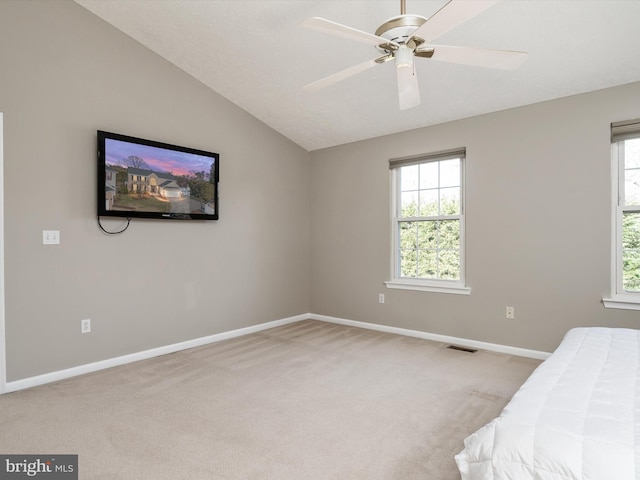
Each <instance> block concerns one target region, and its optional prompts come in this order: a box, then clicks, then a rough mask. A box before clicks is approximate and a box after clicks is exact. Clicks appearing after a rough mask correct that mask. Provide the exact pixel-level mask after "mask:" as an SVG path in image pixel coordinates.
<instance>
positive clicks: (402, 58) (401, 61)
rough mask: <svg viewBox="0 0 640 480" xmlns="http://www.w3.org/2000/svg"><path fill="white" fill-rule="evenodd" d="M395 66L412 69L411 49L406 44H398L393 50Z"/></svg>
mask: <svg viewBox="0 0 640 480" xmlns="http://www.w3.org/2000/svg"><path fill="white" fill-rule="evenodd" d="M395 59H396V68H398V69H401V68H411V69H413V50H411V49H410V48H409V47H407V46H406V45H400V47H399V48H398V49H397V50H396V51H395Z"/></svg>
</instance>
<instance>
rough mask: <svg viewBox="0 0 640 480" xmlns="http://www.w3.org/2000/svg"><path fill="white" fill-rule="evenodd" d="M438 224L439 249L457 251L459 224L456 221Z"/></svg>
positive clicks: (444, 221) (458, 245) (445, 221)
mask: <svg viewBox="0 0 640 480" xmlns="http://www.w3.org/2000/svg"><path fill="white" fill-rule="evenodd" d="M439 223H440V228H439V230H440V232H439V233H440V235H439V237H438V238H439V242H438V243H439V248H440V249H448V250H458V249H459V248H460V222H459V221H458V220H443V221H441V222H439Z"/></svg>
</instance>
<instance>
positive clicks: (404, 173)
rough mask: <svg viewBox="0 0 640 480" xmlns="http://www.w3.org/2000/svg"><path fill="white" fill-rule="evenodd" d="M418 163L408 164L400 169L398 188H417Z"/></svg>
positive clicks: (405, 189) (403, 189)
mask: <svg viewBox="0 0 640 480" xmlns="http://www.w3.org/2000/svg"><path fill="white" fill-rule="evenodd" d="M419 173H420V165H410V166H408V167H402V168H401V169H400V190H402V191H403V192H406V191H407V190H418V185H419V183H418V180H419V178H420V177H419Z"/></svg>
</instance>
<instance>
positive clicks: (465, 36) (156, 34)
mask: <svg viewBox="0 0 640 480" xmlns="http://www.w3.org/2000/svg"><path fill="white" fill-rule="evenodd" d="M75 1H76V2H77V3H78V4H80V5H82V6H83V7H85V8H87V9H88V10H90V11H91V12H92V13H94V14H95V15H97V16H99V17H101V18H102V19H104V20H105V21H106V22H108V23H110V24H111V25H113V26H114V27H116V28H118V29H119V30H121V31H123V32H124V33H126V34H127V35H129V36H131V37H132V38H134V39H135V40H137V41H138V42H140V43H141V44H143V45H145V46H146V47H148V48H149V49H150V50H152V51H154V52H156V53H157V54H158V55H160V56H161V57H164V58H165V59H167V60H168V61H169V62H171V63H173V64H175V65H176V66H178V67H179V68H181V69H182V70H184V71H185V72H187V73H189V74H190V75H192V76H193V77H195V78H196V79H198V80H199V81H201V82H202V83H204V84H205V85H207V86H209V87H210V88H211V89H212V90H214V91H215V92H217V93H218V94H220V95H222V96H223V97H225V98H227V99H228V100H229V101H231V102H233V103H234V104H236V105H237V106H238V107H240V108H242V109H244V110H246V111H247V112H249V113H250V114H252V115H253V116H255V117H257V118H258V119H260V120H261V121H263V122H264V123H266V124H268V125H269V126H271V127H272V128H273V129H275V130H277V131H278V132H280V133H281V134H282V135H284V136H286V137H287V138H289V139H291V140H292V141H293V142H295V143H297V144H299V145H300V146H302V147H303V148H305V149H306V150H309V151H313V150H317V149H321V148H325V147H330V146H334V145H340V144H344V143H349V142H353V141H357V140H363V139H367V138H372V137H377V136H381V135H386V134H391V133H396V132H400V131H404V130H410V129H414V128H419V127H423V126H428V125H434V124H438V123H443V122H448V121H452V120H456V119H460V118H465V117H470V116H474V115H479V114H483V113H488V112H494V111H498V110H503V109H507V108H512V107H517V106H522V105H527V104H532V103H537V102H541V101H545V100H551V99H555V98H559V97H564V96H569V95H574V94H579V93H584V92H588V91H592V90H598V89H602V88H607V87H611V86H616V85H622V84H625V83H630V82H635V81H640V27H639V26H638V25H640V1H637V0H502V1H501V2H498V3H497V4H496V5H494V6H492V7H491V8H489V9H488V10H486V11H485V12H483V13H481V14H480V15H478V16H476V17H475V18H473V19H471V20H469V21H467V22H465V23H463V24H461V25H459V26H458V27H456V28H454V29H453V30H451V31H449V32H447V33H445V34H444V35H442V36H441V37H439V38H437V43H438V44H445V45H454V46H472V47H481V48H489V49H503V50H519V51H525V52H528V54H529V55H528V58H527V60H526V62H525V63H524V65H523V66H522V67H520V68H519V69H518V70H515V71H503V70H493V69H487V68H480V67H470V66H463V65H455V64H450V63H443V62H438V61H435V60H434V59H424V58H420V59H417V60H416V73H417V75H418V78H419V86H420V92H421V97H422V102H421V104H420V105H419V106H418V107H415V108H412V109H409V110H400V109H399V107H398V93H397V88H396V75H395V70H394V66H393V62H387V63H385V64H382V65H377V66H375V67H373V68H371V69H368V70H366V71H364V72H362V73H359V74H357V75H355V76H352V77H350V78H348V79H346V80H343V81H342V82H339V83H336V84H334V85H331V86H328V87H326V88H324V89H322V90H320V91H317V92H309V91H307V90H304V89H303V86H304V85H306V84H309V83H311V82H313V81H315V80H318V79H320V78H323V77H326V76H328V75H331V74H333V73H336V72H338V71H341V70H344V69H346V68H348V67H351V66H353V65H356V64H359V63H362V62H365V61H367V60H370V59H373V58H376V57H378V56H380V52H379V51H378V50H376V48H375V47H373V46H371V45H367V44H364V43H358V42H355V41H352V40H349V39H344V38H340V37H337V36H331V35H327V34H324V33H321V32H318V31H314V30H310V29H308V28H304V27H302V26H301V25H300V23H301V22H302V21H304V20H305V19H308V18H310V17H323V18H326V19H329V20H332V21H335V22H338V23H341V24H344V25H348V26H350V27H353V28H356V29H358V30H363V31H366V32H370V33H374V32H375V31H376V29H377V28H378V26H379V25H381V24H382V23H383V22H385V21H386V20H387V19H389V18H391V17H394V16H396V15H399V14H400V0H341V1H334V0H315V1H311V0H129V1H113V0H75ZM471 1H473V0H471ZM446 3H447V2H446V0H407V2H406V9H407V13H411V14H417V15H421V16H424V17H430V16H431V15H433V14H434V13H435V12H437V11H438V10H439V9H440V8H441V7H443V5H445V4H446Z"/></svg>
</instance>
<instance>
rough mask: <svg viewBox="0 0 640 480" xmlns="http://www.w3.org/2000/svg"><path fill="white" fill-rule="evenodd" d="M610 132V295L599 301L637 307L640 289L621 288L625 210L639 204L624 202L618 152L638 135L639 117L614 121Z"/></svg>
mask: <svg viewBox="0 0 640 480" xmlns="http://www.w3.org/2000/svg"><path fill="white" fill-rule="evenodd" d="M611 132H612V135H611V295H610V297H608V298H603V299H602V303H603V304H604V306H605V307H606V308H617V309H623V310H640V291H639V292H631V291H626V290H625V289H624V280H623V274H624V272H623V255H622V253H623V235H622V226H623V221H624V220H623V219H624V213H625V212H640V205H625V198H626V197H625V187H624V185H625V158H624V155H622V154H621V143H622V142H624V141H626V140H629V139H640V120H632V121H629V122H619V123H613V124H611ZM616 132H617V133H616Z"/></svg>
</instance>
